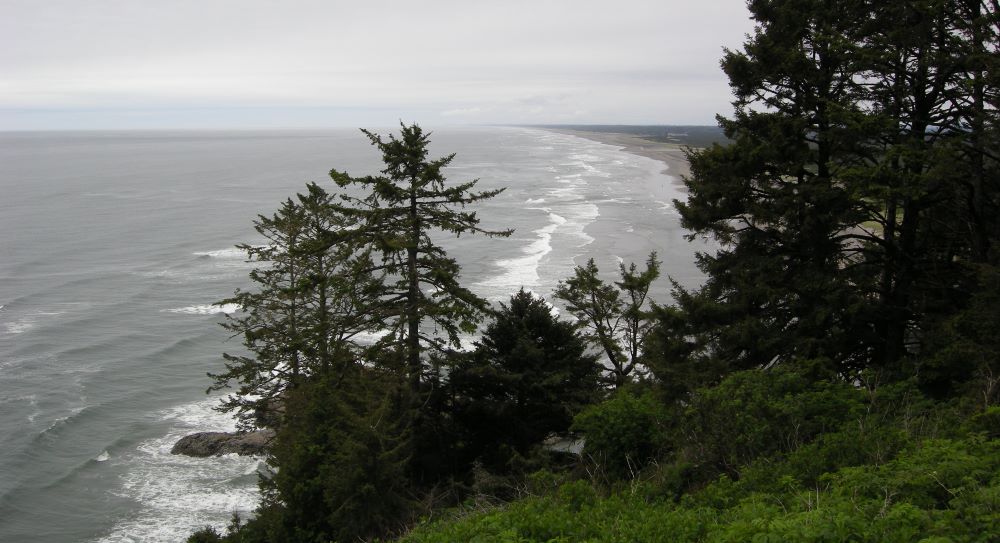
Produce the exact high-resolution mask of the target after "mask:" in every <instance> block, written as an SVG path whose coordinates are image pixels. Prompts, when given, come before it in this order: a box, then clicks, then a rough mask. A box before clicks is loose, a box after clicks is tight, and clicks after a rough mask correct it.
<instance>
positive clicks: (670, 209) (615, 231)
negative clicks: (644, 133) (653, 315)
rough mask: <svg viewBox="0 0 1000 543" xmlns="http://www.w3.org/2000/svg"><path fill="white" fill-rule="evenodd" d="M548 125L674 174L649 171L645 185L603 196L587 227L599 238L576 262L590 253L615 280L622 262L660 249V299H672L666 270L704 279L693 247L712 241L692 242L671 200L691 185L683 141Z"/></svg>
mask: <svg viewBox="0 0 1000 543" xmlns="http://www.w3.org/2000/svg"><path fill="white" fill-rule="evenodd" d="M545 130H548V131H552V132H558V133H561V134H567V135H571V136H576V137H580V138H585V139H588V140H591V141H596V142H598V143H603V144H606V145H612V146H615V147H619V148H621V149H622V151H624V152H626V153H631V154H634V155H639V156H643V157H646V158H650V159H653V160H656V161H659V162H660V163H662V164H664V165H666V169H665V170H663V173H664V174H666V175H667V176H669V178H670V179H671V180H672V182H667V183H664V182H663V180H662V178H659V177H650V178H649V179H648V180H646V182H645V183H643V184H641V185H631V186H630V187H629V188H631V189H632V190H631V191H629V192H625V193H621V194H619V195H617V197H613V198H610V199H607V200H605V201H603V202H602V203H601V205H600V216H599V217H598V218H597V220H595V221H593V222H592V223H590V224H588V225H587V227H586V229H585V230H586V232H587V234H589V235H590V236H592V237H593V238H594V240H595V241H594V243H593V244H591V245H588V246H587V250H586V251H585V252H584V253H583V254H581V255H579V256H578V257H577V258H576V259H575V263H576V265H583V264H584V263H585V262H586V260H587V259H588V258H593V259H594V260H595V261H596V263H597V264H598V266H599V267H600V269H601V271H602V272H603V274H604V275H605V276H606V277H607V278H608V279H609V280H613V279H616V278H617V272H616V268H617V266H618V263H619V262H623V261H624V262H625V263H626V264H627V263H629V262H636V263H637V264H639V265H640V266H641V265H642V262H643V261H644V260H645V259H646V257H647V256H648V255H649V253H650V251H656V252H657V254H658V257H659V259H660V260H661V261H662V262H663V268H662V273H663V276H664V277H663V278H661V279H660V280H659V281H657V282H655V283H654V284H653V286H652V288H651V289H650V297H651V298H652V299H654V300H656V301H657V302H659V303H669V302H670V300H671V299H672V296H671V293H670V289H671V285H670V282H669V281H667V280H666V279H665V276H668V275H669V276H670V277H671V278H673V279H674V280H677V281H679V282H680V284H681V285H683V286H685V287H687V288H694V287H697V286H698V285H700V284H701V282H702V281H703V278H704V276H703V274H702V272H701V271H700V270H699V269H698V268H697V265H696V263H695V255H694V253H695V251H699V250H710V249H711V245H709V244H706V243H705V242H704V241H702V240H699V241H695V242H692V241H688V240H687V239H686V234H687V231H685V230H684V229H683V228H682V227H681V225H680V217H679V216H678V215H677V211H676V209H675V207H674V204H673V200H675V199H678V200H684V199H686V197H687V195H686V194H687V187H686V186H684V184H683V181H682V178H683V177H686V176H688V175H689V174H690V167H689V165H688V161H687V158H686V157H685V156H684V151H683V150H682V146H681V145H678V144H674V143H660V142H656V141H651V140H647V139H644V138H642V137H639V136H636V135H633V134H624V133H616V132H591V131H586V130H573V129H564V128H558V129H554V128H546V129H545ZM626 190H627V189H626ZM633 191H634V192H633ZM650 204H653V205H652V206H651V205H650Z"/></svg>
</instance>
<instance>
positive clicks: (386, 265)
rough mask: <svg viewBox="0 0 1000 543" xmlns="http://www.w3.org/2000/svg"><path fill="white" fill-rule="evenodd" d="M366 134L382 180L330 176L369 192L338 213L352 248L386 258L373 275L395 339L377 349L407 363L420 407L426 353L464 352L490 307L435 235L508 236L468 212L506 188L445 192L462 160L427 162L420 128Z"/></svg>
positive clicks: (465, 186) (470, 186) (348, 199)
mask: <svg viewBox="0 0 1000 543" xmlns="http://www.w3.org/2000/svg"><path fill="white" fill-rule="evenodd" d="M363 132H364V133H365V135H367V136H368V138H369V139H370V140H371V142H372V144H373V145H374V146H376V147H377V148H378V150H379V151H380V152H381V153H382V161H383V162H384V163H385V168H384V169H383V170H382V172H381V173H382V175H377V176H365V177H351V176H349V175H348V174H347V173H345V172H340V171H337V170H331V171H330V176H331V177H332V178H333V180H334V181H335V182H336V183H337V184H338V185H339V186H340V187H342V188H347V187H352V188H356V189H360V190H361V191H363V192H364V193H365V195H364V196H344V197H343V203H342V205H340V206H338V209H339V210H340V211H341V212H342V213H344V214H345V215H346V216H349V217H351V218H352V219H353V220H356V221H358V228H357V229H356V231H355V238H354V239H353V241H352V242H353V243H358V244H362V245H365V246H370V247H371V248H372V249H373V250H374V251H375V252H376V253H377V254H378V255H380V257H381V259H380V261H379V262H377V263H376V265H374V266H373V267H372V269H373V270H374V272H375V273H379V274H384V276H385V277H386V281H385V283H384V289H383V290H382V292H381V293H380V294H379V296H378V301H377V304H378V307H379V310H380V311H381V312H382V313H383V315H384V316H385V317H386V319H387V320H386V323H387V327H388V329H389V330H390V333H389V334H388V335H386V336H385V337H384V338H383V339H382V340H381V341H380V342H379V345H378V346H379V347H380V348H381V349H382V350H383V351H385V352H386V353H387V354H386V355H385V356H387V357H393V356H400V357H402V358H403V360H404V361H405V365H406V366H405V373H406V377H407V379H408V382H409V386H410V390H411V392H412V393H414V401H419V400H417V396H419V393H420V391H421V383H422V382H423V381H424V359H425V358H427V357H426V356H424V355H425V352H426V351H432V352H446V351H447V350H448V348H449V347H457V346H458V345H459V340H460V335H461V334H462V333H466V334H469V333H472V332H474V331H475V329H476V324H477V323H478V322H479V321H480V320H481V318H482V315H483V313H484V311H485V310H486V309H487V307H488V304H487V302H486V301H485V300H483V299H482V298H480V297H478V296H476V295H475V294H474V293H472V292H471V291H469V290H468V289H466V288H465V287H463V286H461V285H460V284H459V282H458V277H459V271H460V269H459V266H458V263H457V262H456V261H455V259H453V258H451V257H449V256H448V255H447V254H446V252H445V251H444V249H442V248H441V246H440V245H438V244H437V243H436V242H435V241H434V240H433V239H432V237H431V234H432V233H435V232H444V233H448V234H454V235H455V236H459V235H461V234H483V235H486V236H488V237H497V236H499V237H506V236H509V235H510V234H511V232H512V231H511V230H502V231H491V230H486V229H483V228H481V227H480V226H479V218H478V217H477V216H476V213H475V212H470V211H464V210H463V208H465V206H466V205H469V204H474V203H477V202H481V201H483V200H487V199H490V198H493V197H495V196H497V195H498V194H500V193H501V192H503V189H498V190H487V191H482V192H476V191H475V190H474V189H475V186H476V183H477V181H476V180H473V181H468V182H465V183H459V184H456V185H451V186H448V185H446V183H445V181H446V180H445V177H444V176H443V175H442V169H444V168H445V167H446V166H448V164H450V163H451V161H452V160H453V159H454V157H455V155H454V154H452V155H447V156H445V157H442V158H438V159H434V160H430V159H428V158H427V156H428V144H429V143H430V141H429V139H428V134H425V133H424V132H423V130H421V128H420V127H419V126H418V125H412V126H406V125H402V129H401V132H400V136H399V137H398V138H397V137H396V136H394V135H389V136H388V138H387V139H383V138H382V136H379V135H377V134H373V133H371V132H368V131H363ZM369 303H373V304H374V303H375V300H374V299H373V300H369ZM425 320H426V321H427V323H425ZM425 324H428V325H429V326H424V325H425ZM438 332H441V333H438ZM435 377H436V376H435Z"/></svg>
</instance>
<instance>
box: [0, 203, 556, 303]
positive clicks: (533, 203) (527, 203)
mask: <svg viewBox="0 0 1000 543" xmlns="http://www.w3.org/2000/svg"><path fill="white" fill-rule="evenodd" d="M524 203H526V204H544V203H545V198H528V199H527V200H525V201H524ZM0 307H2V306H0Z"/></svg>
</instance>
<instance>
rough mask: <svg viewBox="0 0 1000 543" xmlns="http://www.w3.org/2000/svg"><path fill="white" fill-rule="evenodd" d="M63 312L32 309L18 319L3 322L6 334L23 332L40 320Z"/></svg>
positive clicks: (63, 313) (63, 312)
mask: <svg viewBox="0 0 1000 543" xmlns="http://www.w3.org/2000/svg"><path fill="white" fill-rule="evenodd" d="M65 314H66V312H65V311H40V310H39V311H33V312H31V313H29V314H27V315H24V316H22V317H21V318H19V319H15V320H12V321H8V322H5V323H3V325H4V328H5V329H6V330H7V333H8V334H23V333H25V332H27V331H28V330H31V329H32V328H34V327H35V326H36V325H37V324H38V322H39V321H41V320H44V319H46V318H51V317H58V316H59V315H65Z"/></svg>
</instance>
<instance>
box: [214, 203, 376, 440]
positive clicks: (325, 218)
mask: <svg viewBox="0 0 1000 543" xmlns="http://www.w3.org/2000/svg"><path fill="white" fill-rule="evenodd" d="M331 199H332V196H331V195H329V194H328V193H327V192H326V191H324V190H323V189H322V188H320V187H319V186H318V185H316V184H309V185H308V186H307V192H306V193H305V194H299V195H297V197H296V199H295V200H293V199H291V198H289V199H288V200H286V201H285V202H284V203H283V204H282V206H281V208H280V209H279V210H278V211H277V212H276V213H275V214H274V215H272V216H271V217H266V216H263V215H262V216H259V217H258V219H257V220H256V221H255V222H254V228H255V229H256V230H257V232H258V233H259V234H261V236H263V237H264V238H265V239H266V244H265V245H262V246H255V245H248V244H242V245H239V246H238V247H239V248H240V249H241V250H243V251H245V252H246V253H247V255H248V260H249V262H251V263H253V264H255V267H254V269H253V270H252V271H251V272H250V280H251V281H252V282H253V283H254V286H255V288H254V289H253V290H237V291H236V293H235V294H234V296H233V297H231V298H228V299H226V300H223V301H222V302H220V303H223V304H236V305H238V306H239V308H240V313H238V314H235V315H229V316H227V319H226V322H224V323H223V324H222V325H223V327H224V328H226V329H227V330H229V331H230V332H232V333H233V334H234V335H235V336H239V337H241V339H242V341H243V345H244V347H245V348H246V349H247V350H248V351H249V353H250V355H232V354H224V355H223V356H224V357H225V360H226V365H225V371H223V372H220V373H218V374H209V376H210V377H212V379H213V380H214V383H213V385H212V387H211V388H210V389H209V390H221V389H225V388H229V387H230V386H231V385H232V384H233V383H238V388H237V390H236V392H235V393H234V394H230V395H229V396H228V397H227V398H226V399H225V401H224V402H223V404H222V406H221V409H223V410H224V411H235V412H236V415H237V417H238V420H239V423H240V427H241V428H242V429H246V430H250V429H254V428H256V427H259V426H261V425H274V424H275V423H276V422H277V421H276V420H274V417H273V415H274V411H275V407H276V404H277V403H280V397H281V395H282V394H283V393H284V392H285V390H287V389H289V388H294V387H296V386H298V385H299V384H301V383H302V382H303V381H304V380H305V379H306V378H307V377H309V376H311V375H316V374H319V373H331V372H334V373H336V372H342V371H343V370H344V369H345V368H346V367H347V366H350V365H354V364H356V363H358V361H359V359H360V357H361V351H362V349H363V345H361V344H359V342H358V341H356V340H357V337H358V335H359V334H361V333H363V332H370V331H373V330H377V329H378V328H379V326H380V316H379V315H378V313H377V312H375V311H372V309H371V308H369V307H368V306H367V305H366V304H367V298H368V296H369V295H370V293H371V292H372V291H375V290H377V289H378V286H379V285H380V278H379V276H378V275H377V274H375V275H373V274H371V273H369V272H368V271H369V270H370V268H371V260H370V257H369V255H368V254H367V253H365V252H364V251H363V250H357V249H356V248H355V247H354V246H352V245H350V244H346V243H339V242H338V243H331V241H332V239H331V237H334V238H336V237H339V236H342V235H343V234H342V232H346V231H349V230H350V227H351V224H350V220H349V219H348V218H346V217H345V216H343V215H341V214H338V213H337V212H336V211H335V209H334V208H333V207H332V206H331V205H330V203H331ZM264 419H267V420H264Z"/></svg>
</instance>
